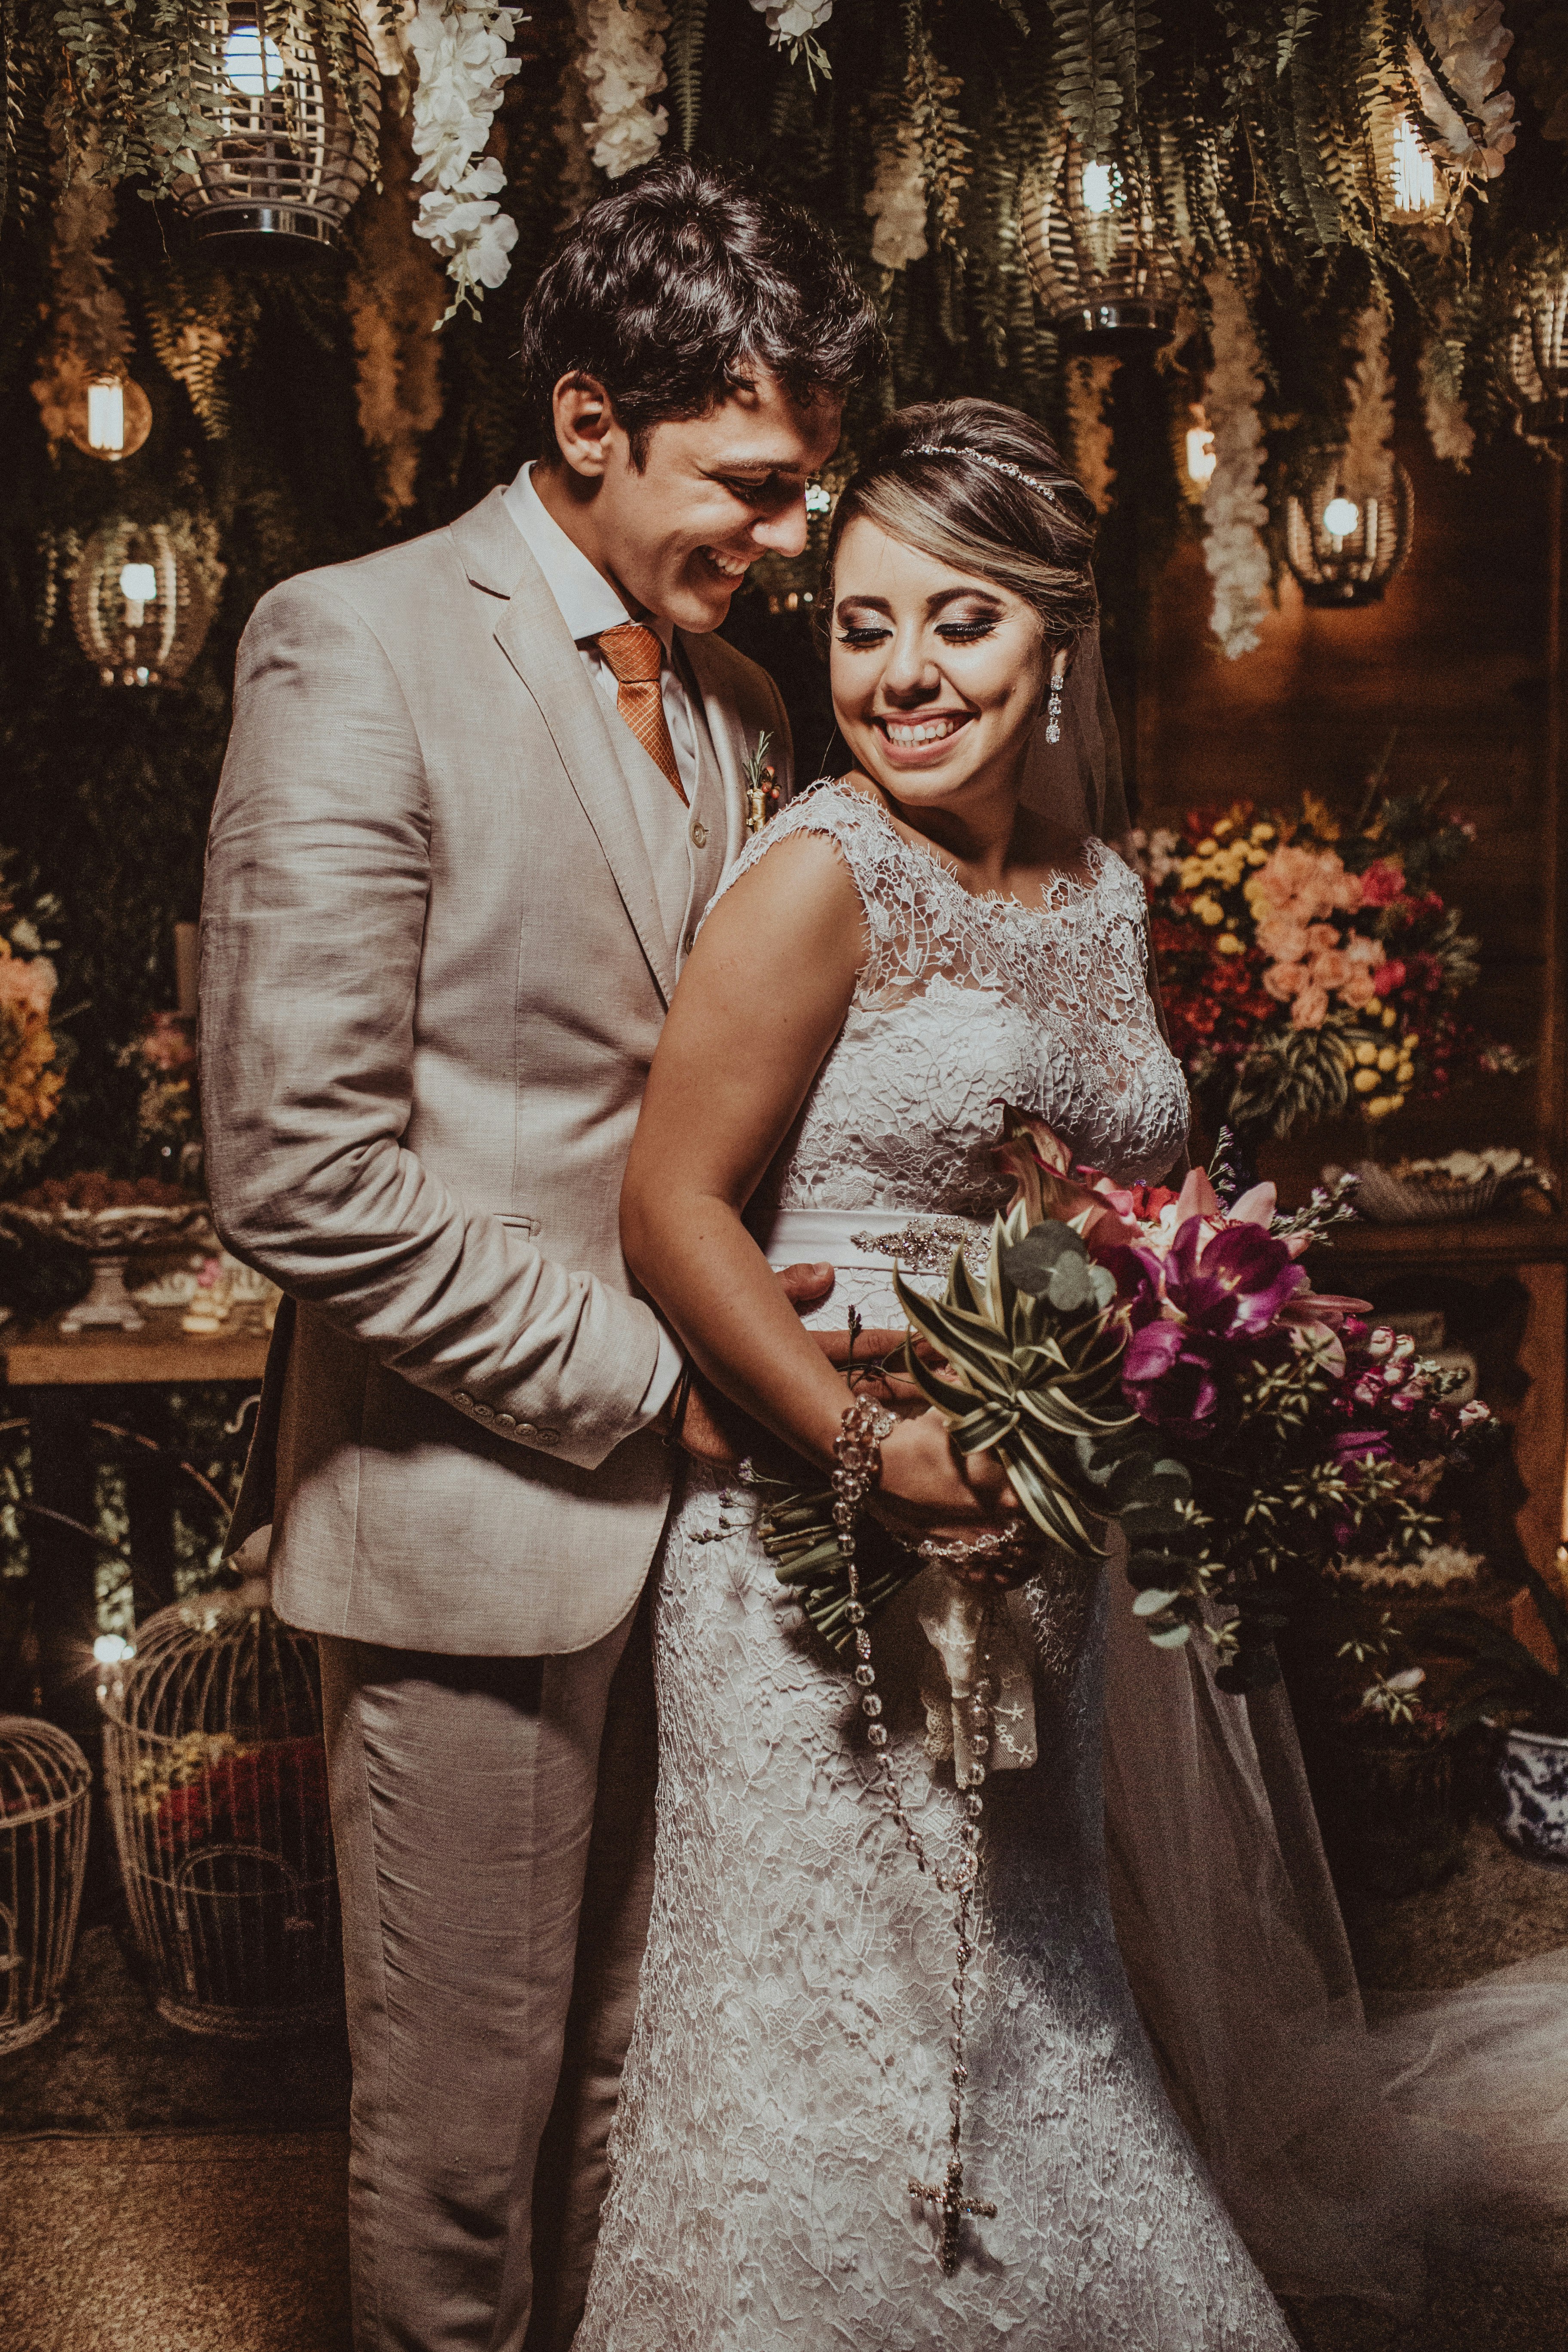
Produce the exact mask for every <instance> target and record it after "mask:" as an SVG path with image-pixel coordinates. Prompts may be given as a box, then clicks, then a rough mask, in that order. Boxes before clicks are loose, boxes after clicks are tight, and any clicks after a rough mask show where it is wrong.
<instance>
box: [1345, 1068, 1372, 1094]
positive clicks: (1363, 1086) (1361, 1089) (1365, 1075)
mask: <svg viewBox="0 0 1568 2352" xmlns="http://www.w3.org/2000/svg"><path fill="white" fill-rule="evenodd" d="M1351 1083H1352V1086H1353V1087H1355V1090H1356V1092H1357V1094H1358V1095H1369V1094H1371V1092H1372V1090H1373V1087H1375V1086H1376V1084H1377V1072H1376V1071H1375V1070H1358V1071H1357V1072H1356V1074H1355V1076H1354V1077H1353V1079H1352V1081H1351Z"/></svg>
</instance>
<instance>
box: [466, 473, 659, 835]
mask: <svg viewBox="0 0 1568 2352" xmlns="http://www.w3.org/2000/svg"><path fill="white" fill-rule="evenodd" d="M532 473H533V465H532V461H531V460H530V462H529V463H528V464H527V465H526V466H525V467H523V469H522V471H521V474H519V476H518V478H517V479H516V481H515V482H512V483H511V484H510V485H509V487H508V488H506V489H504V490H503V491H502V492H501V499H502V502H503V503H504V505H505V507H506V510H507V512H508V514H509V515H510V517H511V519H512V520H513V522H514V523H516V525H517V527H518V530H520V531H521V533H522V537H523V540H524V542H525V544H526V545H527V548H528V551H529V553H530V554H531V556H532V558H533V560H534V562H535V563H537V564H538V566H539V568H540V570H541V572H543V574H544V578H545V582H546V584H547V585H548V587H549V590H550V593H551V594H552V596H553V597H554V599H555V601H556V603H557V604H559V605H560V607H561V617H562V619H563V621H564V622H565V624H566V625H567V627H568V628H569V629H570V630H571V632H572V635H574V637H575V638H576V640H577V651H578V652H579V654H581V656H582V657H583V667H584V669H585V670H586V671H587V673H588V675H589V677H591V678H592V679H593V681H594V685H595V689H596V691H597V692H598V693H599V694H600V695H602V696H603V698H604V699H605V703H606V704H607V706H608V707H609V709H611V710H612V711H614V712H615V715H616V725H617V726H621V727H624V726H625V725H626V721H625V719H622V717H621V715H620V711H619V709H618V708H617V706H616V693H617V691H618V685H617V681H616V674H615V672H614V670H613V669H612V668H611V667H610V665H609V663H608V662H607V661H606V660H605V656H604V655H603V654H602V653H601V652H600V650H599V646H598V643H597V640H598V638H599V637H600V635H602V634H603V632H604V631H605V629H619V628H624V627H625V625H626V623H627V622H628V621H634V620H636V619H637V618H638V615H637V614H635V613H628V612H627V610H626V605H625V604H624V603H623V602H622V600H621V598H620V597H619V596H618V595H617V594H616V591H615V589H613V588H612V587H611V585H610V583H609V582H608V581H607V580H606V579H605V575H604V573H603V572H597V571H595V568H594V566H593V564H591V563H590V562H589V561H588V559H587V557H586V556H585V555H584V552H583V551H582V549H581V548H580V547H579V546H578V545H577V544H576V542H575V541H574V540H570V539H568V538H567V536H566V533H565V532H564V531H563V530H562V528H561V525H560V524H559V523H558V522H557V521H556V520H555V518H554V516H553V515H552V513H551V512H550V510H549V509H548V508H547V507H546V506H545V504H544V501H543V499H542V498H541V497H540V495H539V492H538V491H537V490H536V489H535V488H534V487H533V482H532V479H531V477H532ZM642 625H643V627H644V628H645V629H651V630H652V631H653V633H654V635H655V636H656V637H657V638H658V641H659V644H660V645H661V646H663V648H664V661H663V664H662V667H661V668H660V671H659V691H660V693H661V695H662V696H663V698H664V716H665V723H666V725H667V726H668V729H669V740H670V743H671V745H672V747H673V749H674V751H675V764H676V766H677V768H678V769H679V771H680V781H681V782H682V784H683V785H684V786H685V788H686V797H687V799H688V800H693V799H695V797H696V793H697V758H698V754H697V727H696V722H695V720H694V719H693V716H692V710H691V699H690V697H689V694H688V692H687V688H686V684H685V681H684V679H683V678H682V677H681V675H680V671H679V667H678V666H677V664H676V662H675V660H674V657H673V654H672V650H671V648H672V646H673V641H674V637H675V624H674V622H673V621H659V620H656V619H654V617H653V616H652V614H647V615H645V616H643V619H642ZM667 797H668V807H666V806H664V805H662V804H660V803H655V804H654V806H653V807H652V808H651V809H648V810H646V811H645V810H644V809H643V808H642V807H640V806H639V807H638V810H637V816H638V819H639V821H640V822H641V823H642V824H644V825H645V826H646V825H647V823H648V821H649V819H650V818H651V819H652V820H653V821H654V822H655V823H656V824H658V823H662V824H668V825H669V826H671V827H673V828H676V829H678V830H681V831H684V828H685V813H684V811H683V810H682V808H681V805H680V803H679V800H677V798H676V797H675V794H674V793H668V795H667Z"/></svg>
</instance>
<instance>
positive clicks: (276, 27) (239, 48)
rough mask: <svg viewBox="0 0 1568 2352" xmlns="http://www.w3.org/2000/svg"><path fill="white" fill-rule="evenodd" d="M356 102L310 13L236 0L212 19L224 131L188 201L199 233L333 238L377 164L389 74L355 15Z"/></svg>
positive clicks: (350, 40) (350, 38) (328, 242)
mask: <svg viewBox="0 0 1568 2352" xmlns="http://www.w3.org/2000/svg"><path fill="white" fill-rule="evenodd" d="M343 41H344V45H345V46H349V47H352V52H353V66H354V68H355V89H356V99H355V102H354V104H353V105H352V106H351V105H349V104H347V103H345V101H344V99H343V96H342V92H341V91H340V90H339V89H335V88H334V87H333V84H332V79H331V73H330V71H329V67H328V58H327V53H326V50H325V47H324V45H323V44H322V42H321V40H320V39H319V38H318V37H317V35H316V33H315V31H314V30H313V28H312V26H310V22H309V20H308V18H307V17H306V16H305V13H304V11H303V10H302V9H301V8H300V6H299V5H289V0H284V5H281V6H276V5H257V0H230V5H229V6H228V7H227V8H226V9H225V10H222V11H221V12H220V13H219V15H218V16H216V18H215V19H214V23H213V58H212V79H213V99H214V104H215V109H216V113H217V116H218V119H219V121H220V122H221V124H222V129H221V131H220V133H219V136H218V137H217V139H216V142H215V143H214V144H213V145H212V146H211V147H209V148H208V149H207V150H206V151H205V152H204V153H203V155H202V156H201V159H200V164H199V168H198V170H197V172H196V173H195V176H194V177H193V178H190V179H187V180H184V181H183V182H181V184H180V200H181V203H182V205H184V210H185V212H186V214H187V215H189V216H190V218H191V219H192V220H194V221H195V225H196V230H197V234H198V235H199V236H282V237H300V238H303V239H305V240H306V241H308V242H309V243H310V244H313V245H319V246H332V245H336V244H337V242H338V239H339V235H340V232H341V230H342V224H343V222H344V221H345V220H346V218H347V217H348V214H349V211H350V209H351V207H352V206H353V202H354V199H355V198H356V197H357V196H358V194H359V193H360V190H361V189H362V188H363V186H364V184H365V182H366V181H367V180H368V179H369V177H370V175H371V172H372V170H373V168H374V162H375V152H376V132H377V128H378V125H379V122H380V119H381V79H380V77H379V75H378V74H377V72H376V68H375V56H374V51H373V49H372V47H371V43H370V37H369V35H368V34H367V32H366V31H365V28H364V26H363V24H362V23H361V22H360V20H359V17H358V16H357V15H356V16H353V19H352V23H345V26H344V28H343Z"/></svg>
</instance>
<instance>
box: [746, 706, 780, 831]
mask: <svg viewBox="0 0 1568 2352" xmlns="http://www.w3.org/2000/svg"><path fill="white" fill-rule="evenodd" d="M772 741H773V737H772V736H771V735H770V734H769V733H768V730H767V729H766V728H765V727H764V728H763V731H762V733H761V734H760V735H759V736H758V738H757V746H756V749H755V751H753V752H752V756H751V758H750V759H749V760H748V761H747V762H746V765H745V768H744V771H743V773H744V777H745V784H746V831H747V832H748V833H761V831H762V829H763V825H764V824H766V823H767V821H768V819H769V817H771V816H772V815H773V814H774V812H775V811H776V809H777V807H778V804H779V788H778V783H777V781H776V778H775V776H774V773H773V768H772V766H771V764H769V762H768V746H769V745H770V744H771V743H772Z"/></svg>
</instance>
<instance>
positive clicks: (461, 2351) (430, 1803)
mask: <svg viewBox="0 0 1568 2352" xmlns="http://www.w3.org/2000/svg"><path fill="white" fill-rule="evenodd" d="M321 1684H322V1697H323V1701H324V1705H325V1713H326V1726H327V1752H328V1763H329V1771H330V1775H331V1808H332V1826H333V1831H334V1833H335V1837H336V1841H337V1851H338V1874H339V1880H340V1884H341V1886H342V1904H343V1950H344V1963H345V1974H346V1977H347V1984H348V2015H349V2039H350V2045H351V2049H352V2053H353V2118H352V2137H353V2145H352V2149H351V2154H350V2161H349V2206H350V2210H349V2227H350V2260H351V2264H352V2270H353V2311H354V2344H355V2347H356V2352H524V2346H525V2343H526V2347H527V2352H564V2347H566V2346H567V2345H568V2344H569V2343H570V2341H571V2338H572V2335H573V2332H574V2329H575V2327H576V2325H577V2321H578V2318H579V2316H580V2315H581V2313H582V2308H583V2301H584V2294H585V2292H586V2288H587V2280H588V2270H589V2267H590V2265H591V2263H592V2261H593V2253H594V2244H595V2236H596V2233H597V2229H598V2216H599V2207H600V2203H601V2201H602V2200H603V2197H604V2192H605V2141H606V2138H607V2136H608V2132H609V2126H610V2122H611V2119H612V2117H613V2116H614V2112H615V2104H616V2091H617V2089H618V2086H619V2081H620V2073H621V2063H622V2060H623V2059H624V2057H625V2054H626V2042H627V2040H628V2038H629V2036H630V2032H631V2027H632V2020H633V2017H634V2015H635V2013H636V2008H637V1972H638V1969H639V1967H640V1964H641V1960H642V1952H643V1946H644V1943H645V1942H646V1940H647V1919H648V1909H649V1904H650V1901H651V1896H652V1888H653V1787H654V1772H655V1763H656V1755H657V1748H656V1738H655V1725H654V1706H653V1678H652V1666H651V1660H650V1655H649V1647H648V1639H647V1601H646V1600H645V1603H644V1605H643V1607H642V1609H641V1611H640V1612H636V1613H635V1615H634V1616H628V1617H627V1618H626V1619H625V1620H623V1622H621V1624H619V1625H618V1626H616V1629H615V1630H614V1632H613V1633H608V1634H606V1635H605V1638H604V1639H603V1640H602V1641H599V1642H596V1643H595V1644H594V1645H593V1646H592V1648H590V1649H587V1650H583V1651H578V1652H575V1653H573V1654H569V1655H566V1656H561V1657H540V1658H465V1657H451V1656H447V1655H443V1654H435V1653H428V1652H422V1651H406V1650H391V1649H379V1648H373V1647H370V1646H368V1645H366V1644H363V1643H355V1642H347V1641H342V1640H338V1639H336V1638H335V1637H330V1636H323V1637H322V1638H321ZM542 2143H543V2154H541V2148H542ZM536 2173H537V2186H536ZM530 2321H531V2324H530Z"/></svg>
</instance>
